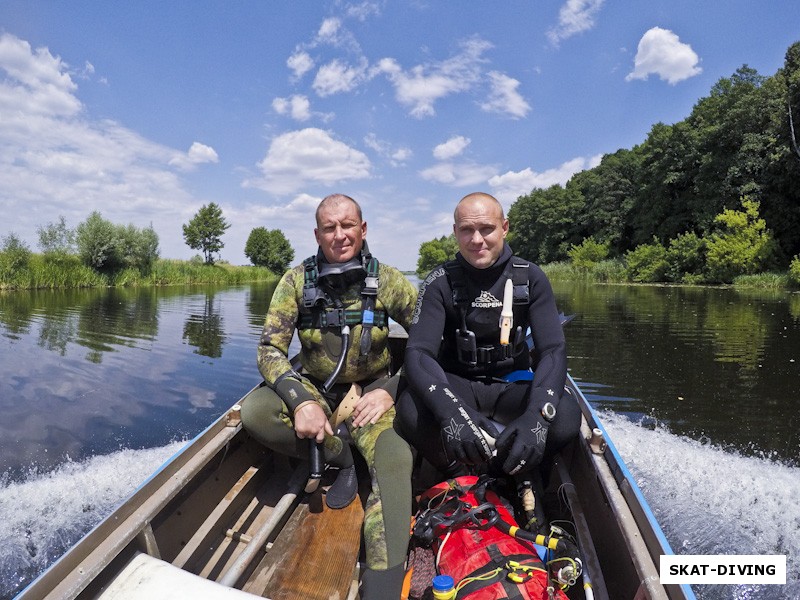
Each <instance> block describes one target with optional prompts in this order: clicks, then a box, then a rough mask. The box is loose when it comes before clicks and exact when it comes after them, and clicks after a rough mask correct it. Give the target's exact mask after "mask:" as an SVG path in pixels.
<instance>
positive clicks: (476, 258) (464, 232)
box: [453, 198, 508, 269]
mask: <svg viewBox="0 0 800 600" xmlns="http://www.w3.org/2000/svg"><path fill="white" fill-rule="evenodd" d="M501 215H502V213H501V210H500V207H499V206H497V204H495V203H494V202H492V201H490V200H487V199H483V198H476V199H470V200H464V201H462V202H461V204H459V205H458V209H457V211H456V222H455V223H454V224H453V233H454V234H455V236H456V241H457V242H458V249H459V250H460V251H461V255H462V256H463V257H464V258H465V259H466V261H467V262H468V263H469V264H471V265H472V266H473V267H475V268H476V269H487V268H489V267H491V266H492V265H493V264H494V263H496V262H497V259H498V258H500V254H502V252H503V240H504V239H505V237H506V235H507V234H508V219H503V218H502V216H501Z"/></svg>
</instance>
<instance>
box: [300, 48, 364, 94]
mask: <svg viewBox="0 0 800 600" xmlns="http://www.w3.org/2000/svg"><path fill="white" fill-rule="evenodd" d="M366 74H367V61H366V59H363V58H362V59H361V61H360V62H359V64H357V65H352V66H351V65H348V64H346V63H344V62H342V61H340V60H339V59H338V58H336V59H334V60H332V61H331V62H329V63H328V64H326V65H323V66H321V67H320V68H319V70H318V71H317V75H316V77H315V78H314V83H313V87H314V90H315V91H316V92H317V94H318V95H319V96H321V97H325V96H330V95H332V94H338V93H341V92H349V91H350V90H352V89H354V88H355V87H356V86H357V85H359V84H360V83H361V82H362V81H363V80H364V79H365V77H366Z"/></svg>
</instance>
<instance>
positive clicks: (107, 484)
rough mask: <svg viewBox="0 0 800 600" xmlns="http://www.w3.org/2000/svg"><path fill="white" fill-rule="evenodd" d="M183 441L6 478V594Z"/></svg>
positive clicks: (2, 508)
mask: <svg viewBox="0 0 800 600" xmlns="http://www.w3.org/2000/svg"><path fill="white" fill-rule="evenodd" d="M183 445H184V442H175V443H172V444H169V445H167V446H163V447H160V448H152V449H148V450H122V451H120V452H115V453H113V454H110V455H107V456H97V457H93V458H90V459H88V460H85V461H82V462H79V463H74V462H67V463H65V464H63V465H61V466H60V467H58V468H57V469H55V470H54V471H52V472H49V473H38V472H37V471H36V469H34V468H32V469H31V470H30V472H29V474H28V477H27V479H26V480H25V481H23V482H21V483H20V482H9V481H8V478H7V477H4V478H3V479H0V515H2V519H0V598H10V597H13V595H14V594H16V593H18V592H19V591H20V590H21V588H22V587H24V586H25V585H27V584H28V583H29V582H30V581H31V580H32V578H33V577H35V576H36V575H37V574H38V573H40V572H41V571H43V570H44V569H45V567H47V566H48V565H49V564H50V563H52V562H53V561H54V560H55V559H56V558H58V557H59V556H60V555H61V554H63V553H64V551H65V550H66V549H67V548H68V547H69V546H71V545H72V544H73V543H75V542H76V541H77V540H78V539H80V537H81V536H82V535H83V534H84V533H86V532H87V531H88V530H89V529H91V528H92V527H93V526H94V525H96V524H97V523H99V522H100V521H101V520H102V519H103V518H104V517H105V516H106V515H108V514H109V513H110V512H111V511H112V510H113V509H114V507H116V506H117V505H118V504H119V503H120V502H121V501H122V500H124V499H125V498H127V497H128V496H129V495H130V494H131V492H133V491H134V490H135V489H136V488H137V487H138V486H139V485H141V483H142V482H143V481H144V480H145V479H147V477H149V476H150V475H151V474H152V473H153V472H154V471H155V470H156V469H157V468H158V467H159V466H160V465H161V464H162V463H163V462H164V461H165V460H166V459H167V458H169V457H170V456H172V455H173V454H175V452H177V451H178V450H179V449H180V448H181V447H182V446H183Z"/></svg>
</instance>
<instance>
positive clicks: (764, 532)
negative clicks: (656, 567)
mask: <svg viewBox="0 0 800 600" xmlns="http://www.w3.org/2000/svg"><path fill="white" fill-rule="evenodd" d="M600 419H601V421H602V423H603V425H604V426H605V427H606V429H607V430H608V433H609V435H610V437H611V439H612V440H613V442H614V445H615V446H616V447H617V450H618V451H619V453H620V454H621V455H622V458H623V459H624V460H625V462H626V464H627V465H628V468H629V469H630V471H631V473H632V474H633V476H634V477H635V479H636V482H637V484H638V485H639V487H640V488H641V489H642V493H643V494H644V496H645V498H646V499H647V501H648V503H649V504H650V507H651V508H652V509H653V512H654V513H655V515H656V517H657V519H658V522H659V523H660V524H661V527H662V529H663V530H664V532H665V534H666V536H667V539H668V540H669V542H670V544H671V545H672V549H673V550H674V551H675V553H676V554H785V555H786V556H787V573H788V575H787V577H788V578H787V585H786V586H697V587H696V588H695V592H696V593H697V595H698V598H704V599H711V598H714V599H716V598H720V599H722V598H726V599H727V598H770V599H778V598H792V599H796V598H800V572H799V569H798V567H800V536H798V532H800V504H799V503H798V500H797V499H798V498H800V469H798V468H797V467H793V466H790V465H785V464H782V463H779V462H776V461H774V460H770V459H768V458H757V457H750V456H744V455H742V454H739V453H737V452H733V451H730V450H728V449H724V450H723V449H721V448H719V447H716V446H713V445H710V444H704V443H702V442H699V441H696V440H692V439H689V438H685V437H681V436H676V435H674V434H672V433H670V432H669V431H668V430H667V429H666V428H665V427H663V426H656V427H655V429H652V428H649V427H648V428H645V427H642V426H640V425H639V424H636V423H633V422H631V421H630V420H629V419H627V418H625V417H624V416H621V415H618V414H616V413H611V412H604V413H601V415H600Z"/></svg>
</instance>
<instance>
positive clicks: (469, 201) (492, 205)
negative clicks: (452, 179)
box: [453, 192, 505, 223]
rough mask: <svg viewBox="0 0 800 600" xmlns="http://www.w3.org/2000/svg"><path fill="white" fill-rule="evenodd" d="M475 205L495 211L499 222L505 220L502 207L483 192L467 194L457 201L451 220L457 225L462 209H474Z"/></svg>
mask: <svg viewBox="0 0 800 600" xmlns="http://www.w3.org/2000/svg"><path fill="white" fill-rule="evenodd" d="M475 205H481V206H483V207H485V209H486V210H488V211H496V212H497V218H498V219H500V220H501V221H503V220H505V215H504V214H503V206H502V205H501V204H500V202H499V201H498V200H497V198H495V197H494V196H492V195H490V194H487V193H485V192H472V193H471V194H467V195H466V196H464V197H463V198H462V199H461V200H459V201H458V204H456V209H455V211H453V220H454V221H455V222H456V223H458V215H459V211H460V210H461V209H462V208H463V209H467V208H471V207H474V206H475Z"/></svg>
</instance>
